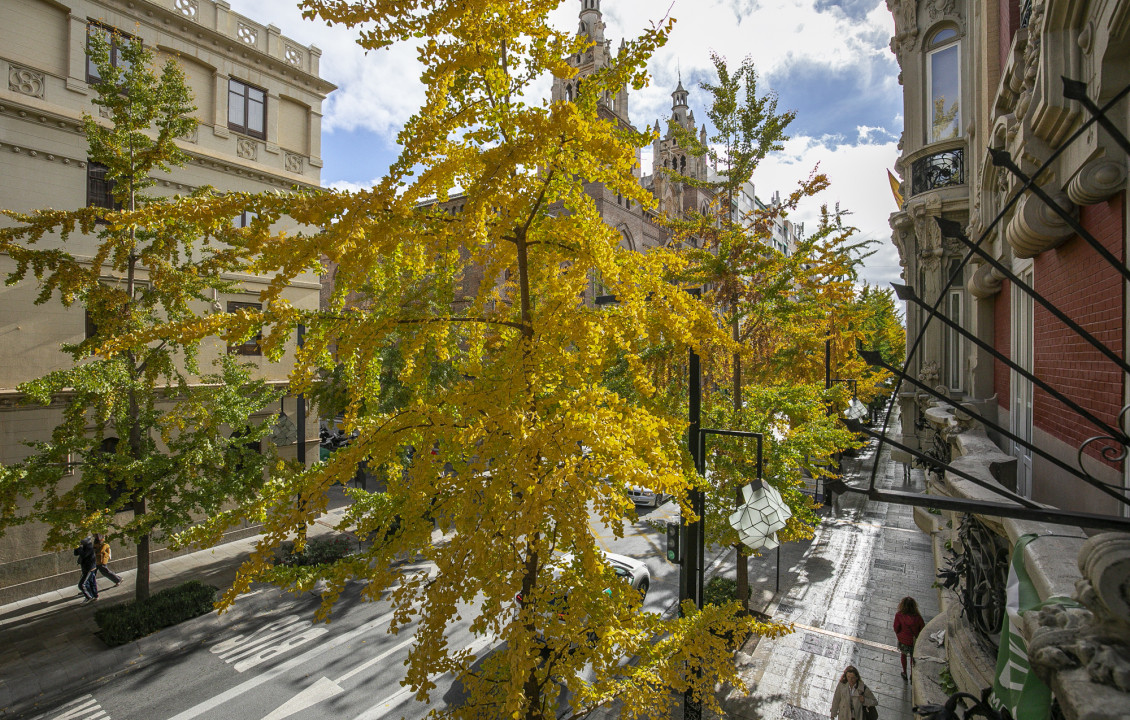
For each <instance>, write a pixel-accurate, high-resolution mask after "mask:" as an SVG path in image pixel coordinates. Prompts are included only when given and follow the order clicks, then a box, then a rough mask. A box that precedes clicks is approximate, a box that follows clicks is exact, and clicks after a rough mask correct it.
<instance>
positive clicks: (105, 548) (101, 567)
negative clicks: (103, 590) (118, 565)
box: [94, 533, 122, 587]
mask: <svg viewBox="0 0 1130 720" xmlns="http://www.w3.org/2000/svg"><path fill="white" fill-rule="evenodd" d="M94 555H95V558H97V560H98V565H97V566H95V572H99V573H102V577H104V578H106V579H107V580H109V581H110V582H112V583H114V587H117V586H119V585H121V584H122V578H121V576H119V575H118V574H117V573H115V572H114V571H113V570H111V569H110V568H108V567H106V566H107V565H109V564H110V543H108V542H106V541H105V539H104V538H103V537H102V536H101V535H99V534H98V533H94Z"/></svg>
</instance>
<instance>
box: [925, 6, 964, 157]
mask: <svg viewBox="0 0 1130 720" xmlns="http://www.w3.org/2000/svg"><path fill="white" fill-rule="evenodd" d="M946 30H953V28H949V27H943V28H939V29H938V30H936V31H934V36H936V35H937V34H938V33H941V32H944V31H946ZM955 32H956V31H955ZM951 47H953V48H956V54H957V68H956V71H957V118H956V120H957V135H955V136H954V137H952V138H935V137H934V56H935V55H937V54H938V53H940V52H943V51H945V50H949V49H950V48H951ZM961 75H962V73H961V35H960V34H955V35H954V37H953V38H951V39H949V40H943V41H942V42H941V43H939V44H938V45H937V46H933V45H932V46H931V47H930V49H929V50H927V51H926V144H927V145H930V144H933V143H936V142H945V141H946V140H956V139H957V138H960V137H963V136H964V134H965V130H964V128H963V125H964V115H965V113H964V109H965V103H964V102H963V101H962V94H963V89H962V77H961Z"/></svg>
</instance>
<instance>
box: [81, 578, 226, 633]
mask: <svg viewBox="0 0 1130 720" xmlns="http://www.w3.org/2000/svg"><path fill="white" fill-rule="evenodd" d="M216 592H217V589H216V588H215V587H213V586H212V585H204V584H203V583H201V582H200V581H199V580H189V581H188V582H186V583H184V584H183V585H177V586H176V587H172V588H168V589H167V590H162V591H161V592H159V593H155V594H154V595H151V596H150V597H149V598H148V599H147V600H142V601H140V602H137V601H134V602H128V603H122V604H120V605H111V606H110V607H105V608H99V609H98V611H97V612H95V613H94V622H96V623H97V624H98V627H99V633H98V634H99V636H100V637H101V638H102V641H103V642H105V643H106V644H107V645H109V646H110V647H116V646H118V645H124V644H126V643H128V642H132V641H133V640H136V639H138V638H141V637H145V636H146V635H149V634H151V633H155V632H157V631H158V630H160V629H162V628H166V627H169V626H171V625H176V624H178V623H182V622H184V621H185V620H191V619H192V618H194V617H199V616H201V615H204V614H205V613H209V612H211V611H212V609H213V606H214V603H215V601H216Z"/></svg>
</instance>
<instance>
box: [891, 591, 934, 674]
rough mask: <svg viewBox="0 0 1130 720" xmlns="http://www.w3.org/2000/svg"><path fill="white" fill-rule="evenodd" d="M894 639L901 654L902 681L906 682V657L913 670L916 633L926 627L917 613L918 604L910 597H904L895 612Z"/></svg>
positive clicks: (920, 615)
mask: <svg viewBox="0 0 1130 720" xmlns="http://www.w3.org/2000/svg"><path fill="white" fill-rule="evenodd" d="M894 626H895V637H897V638H898V643H899V652H900V653H901V654H902V657H901V660H902V679H903V680H906V679H907V677H906V656H907V655H909V656H910V667H911V669H912V670H913V668H914V643H915V642H917V641H918V633H920V632H922V628H924V627H926V621H925V620H923V619H922V614H921V613H919V612H918V603H917V602H915V601H914V598H912V597H904V598H903V599H902V600H901V601H900V602H899V607H898V611H897V612H895V622H894Z"/></svg>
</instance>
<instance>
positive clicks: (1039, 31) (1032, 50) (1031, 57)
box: [1016, 0, 1045, 121]
mask: <svg viewBox="0 0 1130 720" xmlns="http://www.w3.org/2000/svg"><path fill="white" fill-rule="evenodd" d="M1044 4H1045V3H1044V0H1033V2H1032V15H1031V18H1030V19H1029V20H1028V42H1027V44H1026V45H1025V46H1024V71H1023V76H1022V77H1023V79H1022V80H1021V90H1020V97H1019V98H1018V99H1017V101H1016V119H1017V120H1021V121H1023V120H1024V116H1025V115H1027V114H1028V108H1029V107H1030V106H1031V104H1032V92H1033V90H1034V88H1035V87H1036V72H1037V71H1038V70H1039V65H1040V46H1041V44H1042V42H1041V38H1042V36H1043V33H1044Z"/></svg>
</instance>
